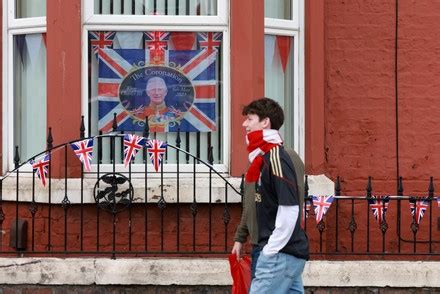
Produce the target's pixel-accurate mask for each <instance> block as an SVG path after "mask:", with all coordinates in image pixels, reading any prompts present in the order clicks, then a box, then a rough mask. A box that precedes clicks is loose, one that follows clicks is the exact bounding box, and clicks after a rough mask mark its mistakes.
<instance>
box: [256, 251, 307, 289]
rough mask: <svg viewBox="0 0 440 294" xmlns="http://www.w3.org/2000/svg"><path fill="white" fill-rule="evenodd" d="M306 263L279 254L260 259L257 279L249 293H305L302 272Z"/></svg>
mask: <svg viewBox="0 0 440 294" xmlns="http://www.w3.org/2000/svg"><path fill="white" fill-rule="evenodd" d="M305 264H306V261H305V260H304V259H301V258H297V257H295V256H293V255H290V254H286V253H282V252H279V253H277V254H275V255H272V256H266V255H264V253H261V254H260V256H259V257H258V262H257V269H256V272H255V279H253V280H252V284H251V289H250V291H249V293H258V294H260V293H304V286H303V283H302V272H303V270H304V265H305Z"/></svg>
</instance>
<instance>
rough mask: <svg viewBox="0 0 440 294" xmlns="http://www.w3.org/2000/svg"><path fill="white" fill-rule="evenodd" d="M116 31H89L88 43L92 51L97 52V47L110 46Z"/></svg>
mask: <svg viewBox="0 0 440 294" xmlns="http://www.w3.org/2000/svg"><path fill="white" fill-rule="evenodd" d="M115 35H116V32H93V31H90V32H89V39H90V45H91V46H92V50H93V53H95V54H98V51H99V49H104V48H112V47H113V40H114V38H115Z"/></svg>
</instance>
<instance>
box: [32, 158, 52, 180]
mask: <svg viewBox="0 0 440 294" xmlns="http://www.w3.org/2000/svg"><path fill="white" fill-rule="evenodd" d="M29 163H30V164H31V165H32V168H33V170H34V172H35V173H36V174H37V176H38V178H39V179H40V180H41V183H42V184H43V186H44V187H46V177H47V175H48V173H49V163H50V156H49V154H48V153H46V154H45V155H44V156H43V157H42V159H40V160H34V159H31V160H29Z"/></svg>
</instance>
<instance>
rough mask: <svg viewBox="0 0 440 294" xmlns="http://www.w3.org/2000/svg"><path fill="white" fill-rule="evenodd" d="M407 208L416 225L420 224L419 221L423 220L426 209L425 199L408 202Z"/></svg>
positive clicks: (426, 202)
mask: <svg viewBox="0 0 440 294" xmlns="http://www.w3.org/2000/svg"><path fill="white" fill-rule="evenodd" d="M409 207H410V209H411V215H412V216H413V219H414V221H415V222H416V224H420V221H421V220H422V218H423V215H424V214H425V212H426V209H427V208H428V201H427V200H426V199H420V200H411V199H410V200H409Z"/></svg>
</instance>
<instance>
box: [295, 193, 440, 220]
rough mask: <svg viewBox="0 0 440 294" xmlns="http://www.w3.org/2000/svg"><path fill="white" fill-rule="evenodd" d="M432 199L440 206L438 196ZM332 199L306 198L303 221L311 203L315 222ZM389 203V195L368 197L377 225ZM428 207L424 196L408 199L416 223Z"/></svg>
mask: <svg viewBox="0 0 440 294" xmlns="http://www.w3.org/2000/svg"><path fill="white" fill-rule="evenodd" d="M434 199H437V207H439V208H440V197H437V198H433V200H434ZM333 200H334V197H333V196H325V195H322V196H311V200H309V199H307V200H306V201H305V203H304V213H303V222H304V221H305V219H306V218H308V217H309V216H310V210H311V208H312V205H313V210H314V212H315V219H316V223H319V222H320V221H321V220H322V219H323V217H324V216H325V215H326V214H327V212H328V210H329V209H330V206H331V205H332V203H333ZM389 203H390V197H389V196H372V197H371V198H369V199H368V205H369V206H370V208H371V212H372V213H373V216H374V218H375V220H376V221H377V223H378V224H379V225H380V224H381V223H382V221H383V220H385V216H386V213H387V211H388V205H389ZM428 207H429V201H428V200H427V199H426V198H424V199H410V200H409V208H410V211H411V215H412V217H413V219H414V221H415V223H416V224H420V222H421V220H422V218H423V216H424V215H425V213H426V210H427V208H428Z"/></svg>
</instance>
